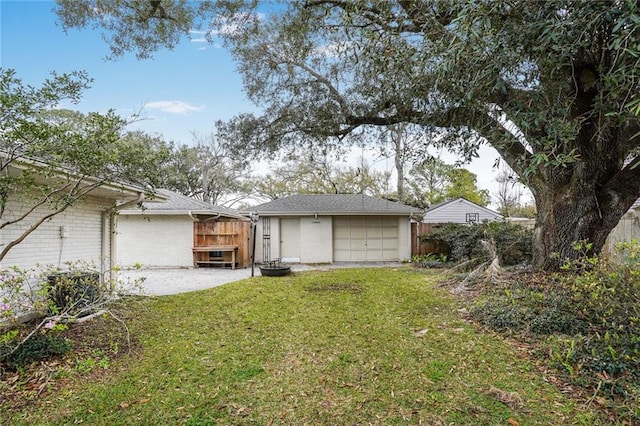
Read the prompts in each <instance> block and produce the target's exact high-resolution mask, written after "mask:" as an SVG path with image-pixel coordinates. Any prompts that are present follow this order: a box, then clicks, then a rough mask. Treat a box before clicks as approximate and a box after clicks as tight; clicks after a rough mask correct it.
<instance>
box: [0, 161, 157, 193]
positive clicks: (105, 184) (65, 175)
mask: <svg viewBox="0 0 640 426" xmlns="http://www.w3.org/2000/svg"><path fill="white" fill-rule="evenodd" d="M0 157H2V158H5V159H7V158H8V157H9V155H8V154H7V153H6V152H5V151H3V150H0ZM9 163H10V164H9V167H8V170H9V173H10V174H15V173H20V172H21V171H23V170H34V171H36V172H39V171H42V170H45V169H48V168H50V167H51V166H49V165H48V164H47V163H46V162H44V161H42V160H39V159H36V158H30V157H25V156H20V157H16V158H13V159H11V160H9ZM54 170H55V171H56V173H55V174H53V175H51V174H47V175H37V176H36V180H37V181H38V182H42V181H45V180H54V179H57V180H68V179H72V180H76V181H78V182H83V184H86V185H88V186H89V185H92V184H96V185H97V186H96V187H95V188H94V189H92V190H90V191H89V192H88V193H87V194H88V195H91V196H95V197H102V198H105V199H110V200H120V201H125V202H126V203H123V204H128V203H130V202H134V201H136V200H137V199H143V198H144V197H145V196H148V195H150V193H151V191H150V190H148V189H146V188H142V187H140V186H137V185H134V184H130V183H125V182H114V181H104V180H102V179H100V178H98V177H94V176H87V175H81V174H78V173H77V172H75V171H73V170H71V169H67V168H65V167H62V166H56V167H54ZM163 200H164V198H163V197H162V196H161V195H157V196H156V197H153V198H152V199H150V200H149V202H153V201H155V202H158V201H163Z"/></svg>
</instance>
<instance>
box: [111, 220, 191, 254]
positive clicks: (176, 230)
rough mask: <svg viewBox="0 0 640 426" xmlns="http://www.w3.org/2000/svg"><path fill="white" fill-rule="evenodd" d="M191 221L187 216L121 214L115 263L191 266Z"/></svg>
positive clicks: (117, 226) (117, 230)
mask: <svg viewBox="0 0 640 426" xmlns="http://www.w3.org/2000/svg"><path fill="white" fill-rule="evenodd" d="M192 247H193V221H192V220H191V218H189V217H188V216H165V215H150V216H139V215H120V216H118V219H117V225H116V253H117V254H116V264H117V265H118V266H122V267H129V266H133V265H135V264H137V263H140V264H142V265H143V266H145V267H190V266H193V252H192V251H191V249H192Z"/></svg>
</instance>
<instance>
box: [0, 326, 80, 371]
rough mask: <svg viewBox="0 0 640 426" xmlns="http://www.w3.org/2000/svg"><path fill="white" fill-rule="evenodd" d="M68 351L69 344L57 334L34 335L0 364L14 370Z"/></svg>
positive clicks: (69, 348)
mask: <svg viewBox="0 0 640 426" xmlns="http://www.w3.org/2000/svg"><path fill="white" fill-rule="evenodd" d="M70 350H71V344H70V343H69V341H68V340H67V339H65V338H63V337H62V336H61V335H60V334H59V333H56V332H48V333H36V334H34V335H32V336H31V337H29V338H28V339H27V340H25V341H23V342H22V343H21V345H20V346H19V347H17V349H16V350H15V351H14V352H12V353H10V354H9V355H8V356H6V357H5V359H4V360H3V361H2V364H3V365H4V366H6V367H7V368H8V369H11V370H15V369H18V368H21V367H24V366H27V365H29V364H31V363H33V362H37V361H43V360H46V359H50V358H54V357H58V356H62V355H64V354H66V353H67V352H69V351H70Z"/></svg>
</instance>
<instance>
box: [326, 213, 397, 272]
mask: <svg viewBox="0 0 640 426" xmlns="http://www.w3.org/2000/svg"><path fill="white" fill-rule="evenodd" d="M333 260H334V261H336V262H365V261H366V262H375V261H396V260H398V219H397V218H395V217H378V216H348V217H334V218H333Z"/></svg>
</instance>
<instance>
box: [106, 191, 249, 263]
mask: <svg viewBox="0 0 640 426" xmlns="http://www.w3.org/2000/svg"><path fill="white" fill-rule="evenodd" d="M157 194H158V195H159V196H161V197H163V199H164V202H162V203H143V208H142V209H139V208H129V209H123V210H120V211H119V212H118V220H117V226H116V233H115V237H116V242H115V244H116V247H117V250H116V252H117V255H116V264H117V265H119V266H122V267H125V268H126V267H131V266H133V265H135V264H140V265H142V266H144V267H150V268H159V267H162V268H166V267H179V268H188V267H192V266H193V252H192V248H193V246H194V228H193V225H194V222H197V221H205V222H206V221H215V220H238V221H249V219H248V218H246V217H244V216H241V215H240V213H238V212H237V211H236V210H233V209H229V208H225V207H222V206H215V205H213V204H210V203H207V202H204V201H200V200H195V199H193V198H190V197H187V196H184V195H181V194H178V193H176V192H173V191H169V190H166V189H158V190H157Z"/></svg>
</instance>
